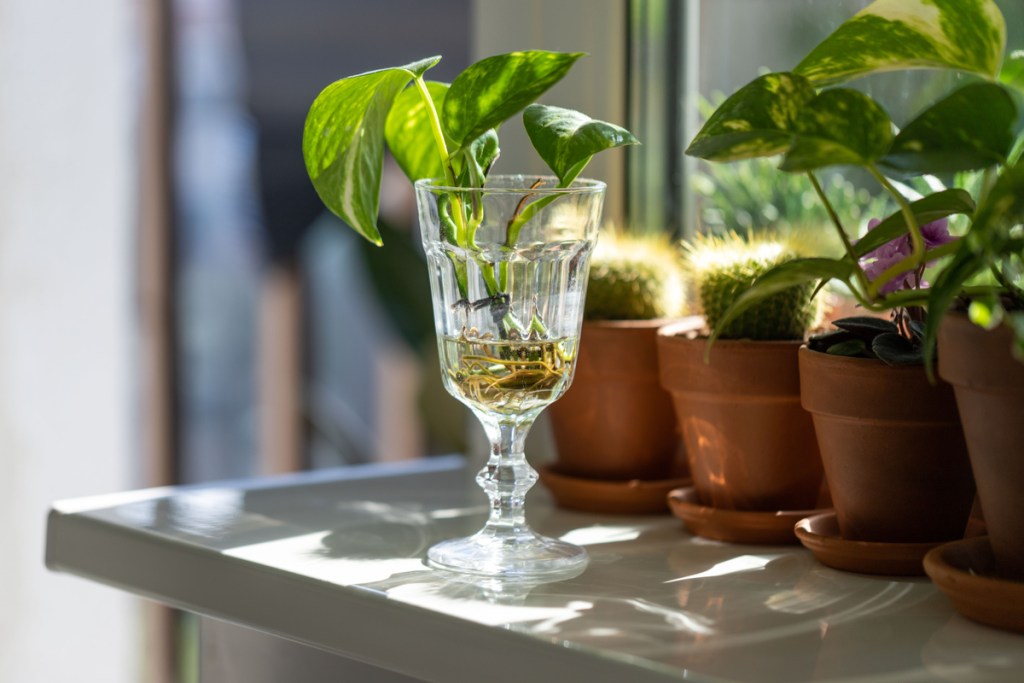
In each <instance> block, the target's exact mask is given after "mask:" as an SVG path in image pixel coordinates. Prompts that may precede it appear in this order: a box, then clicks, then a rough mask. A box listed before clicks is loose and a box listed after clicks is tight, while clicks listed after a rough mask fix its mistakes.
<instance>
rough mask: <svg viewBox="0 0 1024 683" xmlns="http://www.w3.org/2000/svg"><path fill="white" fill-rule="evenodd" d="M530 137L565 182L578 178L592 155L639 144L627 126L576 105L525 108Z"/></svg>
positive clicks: (552, 168)
mask: <svg viewBox="0 0 1024 683" xmlns="http://www.w3.org/2000/svg"><path fill="white" fill-rule="evenodd" d="M523 125H524V126H525V127H526V133H527V135H529V136H530V141H531V142H532V143H533V146H534V148H535V149H536V150H537V152H538V154H540V157H541V159H543V160H544V163H546V164H547V165H548V168H550V169H551V170H552V171H554V173H555V175H557V176H558V179H559V180H560V181H561V184H562V185H563V186H566V185H568V184H569V183H570V182H572V180H573V179H575V178H576V177H577V176H578V175H579V174H580V172H581V171H582V170H583V168H584V167H585V166H586V165H587V163H588V162H589V161H590V158H591V157H592V156H594V155H595V154H597V153H598V152H601V151H603V150H606V149H612V148H615V147H622V146H624V145H635V144H638V142H639V141H638V140H637V139H636V138H635V137H633V134H632V133H630V132H629V131H628V130H626V129H625V128H620V127H619V126H616V125H614V124H611V123H605V122H604V121H595V120H594V119H592V118H590V117H589V116H587V115H586V114H581V113H580V112H578V111H573V110H572V109H563V108H561V107H551V106H547V105H543V104H531V105H530V106H528V107H527V108H526V110H525V111H523Z"/></svg>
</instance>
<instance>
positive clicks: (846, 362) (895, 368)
mask: <svg viewBox="0 0 1024 683" xmlns="http://www.w3.org/2000/svg"><path fill="white" fill-rule="evenodd" d="M799 353H800V355H804V356H807V357H809V358H812V357H813V358H814V359H815V362H818V363H820V364H822V365H832V366H850V365H854V366H856V365H857V364H860V366H861V369H867V368H868V366H875V367H877V368H880V369H881V370H883V371H886V372H894V373H904V374H914V373H921V375H922V376H926V375H925V369H924V364H923V363H922V364H919V365H918V364H915V365H889V364H888V363H886V362H885V361H883V360H879V359H878V358H861V357H859V356H838V355H835V354H831V353H825V352H824V351H815V350H814V349H812V348H811V347H809V346H808V345H807V344H806V343H804V344H803V345H802V346H801V347H800V351H799ZM808 354H813V356H808ZM869 372H875V370H869Z"/></svg>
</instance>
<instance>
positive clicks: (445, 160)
mask: <svg viewBox="0 0 1024 683" xmlns="http://www.w3.org/2000/svg"><path fill="white" fill-rule="evenodd" d="M413 82H414V83H416V89H417V90H419V91H420V96H421V97H422V98H423V104H424V105H425V106H426V108H427V118H428V119H429V120H430V132H431V133H432V134H433V136H434V143H435V144H436V145H437V152H438V154H439V155H440V156H441V167H442V168H443V169H444V178H445V180H446V181H448V184H449V185H451V186H452V187H454V186H455V172H454V171H453V170H452V163H451V157H450V156H449V155H448V145H446V144H445V142H444V131H442V130H441V119H440V117H439V116H438V115H437V109H436V108H435V107H434V98H432V97H431V96H430V91H429V90H427V84H426V82H425V81H424V80H423V77H422V76H417V77H416V78H414V79H413Z"/></svg>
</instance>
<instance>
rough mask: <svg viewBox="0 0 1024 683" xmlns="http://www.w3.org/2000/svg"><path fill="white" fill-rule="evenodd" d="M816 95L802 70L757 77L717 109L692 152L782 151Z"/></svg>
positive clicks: (726, 155)
mask: <svg viewBox="0 0 1024 683" xmlns="http://www.w3.org/2000/svg"><path fill="white" fill-rule="evenodd" d="M813 97H814V88H812V87H811V85H810V83H808V81H807V80H806V79H804V78H802V77H800V76H794V75H793V74H789V73H772V74H766V75H764V76H761V77H759V78H756V79H754V80H753V81H751V82H750V83H748V84H747V85H745V86H743V87H742V88H740V89H739V90H737V91H736V92H735V93H733V95H732V96H731V97H729V98H728V99H727V100H726V101H725V102H723V103H722V104H721V106H719V107H718V109H716V110H715V112H714V113H713V114H712V115H711V117H710V118H709V119H708V120H707V122H706V123H705V124H704V127H703V128H701V129H700V132H699V133H697V135H696V136H695V137H694V138H693V142H691V143H690V146H689V147H688V148H687V149H686V153H687V154H688V155H690V156H695V157H700V158H701V159H707V160H709V161H735V160H737V159H751V158H753V157H763V156H773V155H776V154H781V153H782V152H784V151H786V149H788V148H789V145H790V142H791V140H792V137H793V130H794V121H795V120H796V117H797V114H798V113H799V112H800V109H801V108H802V107H803V106H804V105H805V104H806V103H807V102H809V101H810V100H811V99H812V98H813Z"/></svg>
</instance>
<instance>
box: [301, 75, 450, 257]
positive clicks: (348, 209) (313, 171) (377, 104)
mask: <svg viewBox="0 0 1024 683" xmlns="http://www.w3.org/2000/svg"><path fill="white" fill-rule="evenodd" d="M440 59H441V58H440V57H431V58H430V59H424V60H421V61H419V62H414V63H412V64H408V65H406V66H403V67H398V68H393V69H383V70H381V71H371V72H369V73H365V74H360V75H358V76H351V77H349V78H343V79H341V80H338V81H335V82H334V83H332V84H331V85H329V86H327V87H326V88H324V90H323V92H321V93H320V94H319V95H318V96H317V98H316V100H315V101H314V102H313V106H312V107H311V108H310V110H309V114H308V115H307V116H306V125H305V128H304V130H303V134H302V155H303V157H304V159H305V161H306V172H307V173H309V178H310V180H312V181H313V187H314V188H315V189H316V192H317V194H318V195H320V199H321V200H322V201H323V203H324V204H325V205H326V206H327V208H328V209H330V210H331V211H332V212H333V213H334V214H336V215H337V216H338V217H340V218H341V219H342V220H343V221H345V222H346V223H348V224H349V225H350V226H351V227H352V228H354V229H355V230H356V232H358V233H359V234H361V235H362V236H363V237H365V238H366V239H368V240H370V241H371V242H373V243H375V244H377V245H380V244H381V239H380V232H378V230H377V211H378V207H379V200H380V177H381V172H382V167H383V163H384V126H385V121H386V119H387V116H388V112H389V111H390V109H391V105H392V103H393V102H394V100H395V98H396V97H397V96H398V94H399V93H400V92H401V91H402V89H403V88H405V86H406V85H408V83H409V81H411V80H412V79H413V78H415V77H417V76H420V75H422V74H423V73H424V72H425V71H426V70H427V69H429V68H430V67H432V66H434V65H435V64H437V63H438V61H440Z"/></svg>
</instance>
